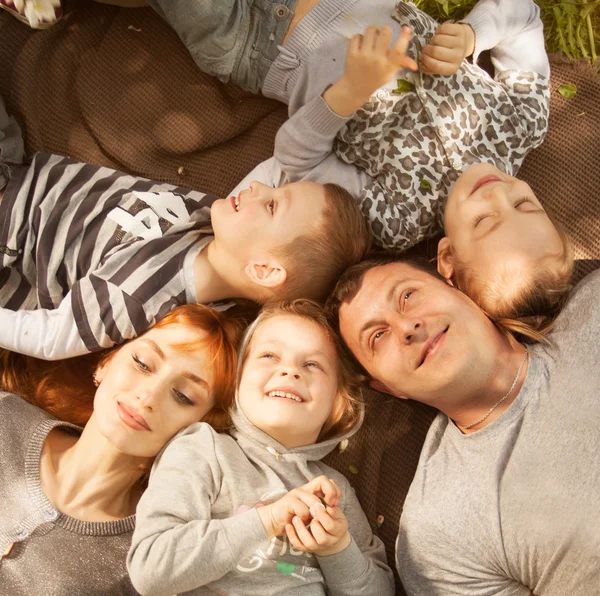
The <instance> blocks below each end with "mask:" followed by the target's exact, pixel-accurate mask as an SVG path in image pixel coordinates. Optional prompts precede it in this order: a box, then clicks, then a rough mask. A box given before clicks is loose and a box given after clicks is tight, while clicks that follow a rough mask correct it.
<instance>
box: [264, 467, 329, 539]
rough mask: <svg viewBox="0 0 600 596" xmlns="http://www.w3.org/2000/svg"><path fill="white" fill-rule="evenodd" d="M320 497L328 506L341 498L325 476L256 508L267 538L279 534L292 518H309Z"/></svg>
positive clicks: (320, 503) (306, 519)
mask: <svg viewBox="0 0 600 596" xmlns="http://www.w3.org/2000/svg"><path fill="white" fill-rule="evenodd" d="M321 497H322V498H323V500H324V501H325V503H327V505H329V506H332V507H333V506H335V505H337V504H338V503H339V500H340V498H341V490H340V489H339V487H338V486H337V484H335V482H333V480H330V479H329V478H327V477H326V476H319V477H318V478H315V479H314V480H311V481H310V482H308V483H307V484H305V485H304V486H302V487H300V488H295V489H293V490H291V491H290V492H289V493H288V494H287V495H285V496H284V497H281V499H279V500H277V501H275V502H274V503H271V504H270V505H266V506H265V507H260V508H259V509H257V511H258V514H259V516H260V519H261V521H262V523H263V526H264V527H265V530H266V532H267V534H268V536H269V538H273V537H274V536H279V535H280V534H283V533H284V531H285V527H286V524H289V523H290V522H291V521H292V519H294V518H298V519H300V520H305V521H307V522H308V520H310V519H311V511H314V510H315V509H316V508H319V505H322V502H321Z"/></svg>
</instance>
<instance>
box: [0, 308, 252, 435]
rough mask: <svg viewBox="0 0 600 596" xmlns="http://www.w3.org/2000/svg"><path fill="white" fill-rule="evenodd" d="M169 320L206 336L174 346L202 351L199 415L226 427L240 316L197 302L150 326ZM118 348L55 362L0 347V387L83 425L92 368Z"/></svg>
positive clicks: (166, 323) (91, 401)
mask: <svg viewBox="0 0 600 596" xmlns="http://www.w3.org/2000/svg"><path fill="white" fill-rule="evenodd" d="M170 325H186V326H189V327H193V328H196V329H198V330H201V331H204V332H205V333H206V334H207V336H208V337H206V338H203V339H199V340H198V341H197V342H192V343H189V344H181V345H178V346H177V347H178V349H181V350H182V351H192V350H197V349H205V350H207V351H208V353H209V355H210V362H211V364H212V368H213V378H214V388H213V394H214V398H215V404H214V406H213V408H212V409H211V411H210V412H209V413H208V414H207V415H206V416H205V417H204V419H203V420H204V422H208V423H209V424H211V425H212V426H213V427H215V428H217V429H219V430H222V429H224V428H226V427H227V426H228V425H229V414H228V410H229V407H230V406H231V405H232V403H233V397H234V394H235V372H236V363H237V357H236V346H237V342H238V338H239V335H240V332H241V330H242V327H243V322H242V320H241V319H239V318H235V317H234V316H232V315H230V314H228V313H222V312H219V311H217V310H214V309H213V308H210V307H208V306H205V305H203V304H186V305H183V306H179V307H177V308H175V309H174V310H172V311H171V312H169V313H168V314H167V315H165V316H164V317H163V318H162V319H161V320H160V321H159V322H158V323H156V325H155V328H164V327H168V326H170ZM119 349H120V347H116V348H111V349H110V350H108V351H105V352H102V353H97V354H86V355H85V356H79V357H77V358H69V359H67V360H62V361H57V362H48V361H45V360H38V359H36V358H31V357H28V356H23V355H21V354H15V353H14V352H8V351H1V352H0V367H1V371H0V387H1V388H2V389H3V390H5V391H10V392H12V393H17V394H19V395H21V396H23V397H24V398H25V399H27V400H28V401H30V402H31V403H33V404H34V405H36V406H38V407H40V408H42V409H44V410H45V411H46V412H48V413H50V414H52V415H53V416H56V417H57V418H59V419H60V420H64V421H67V422H71V423H73V424H77V425H79V426H83V425H85V424H86V423H87V421H88V420H89V418H90V416H91V415H92V411H93V404H94V394H95V392H96V388H95V386H94V382H93V375H94V372H95V371H96V370H97V369H98V367H99V366H102V365H103V364H106V363H107V362H108V361H109V360H110V359H111V358H112V356H113V355H114V354H116V352H117V351H118V350H119Z"/></svg>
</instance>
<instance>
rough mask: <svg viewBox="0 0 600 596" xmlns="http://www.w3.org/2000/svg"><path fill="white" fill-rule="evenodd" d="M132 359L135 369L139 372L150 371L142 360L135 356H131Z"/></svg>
mask: <svg viewBox="0 0 600 596" xmlns="http://www.w3.org/2000/svg"><path fill="white" fill-rule="evenodd" d="M132 358H133V360H134V361H135V363H136V365H137V367H138V368H139V369H140V370H141V371H143V372H149V371H150V367H149V366H148V365H147V364H145V363H144V362H143V361H142V360H140V359H139V358H138V357H137V356H136V355H135V354H133V356H132Z"/></svg>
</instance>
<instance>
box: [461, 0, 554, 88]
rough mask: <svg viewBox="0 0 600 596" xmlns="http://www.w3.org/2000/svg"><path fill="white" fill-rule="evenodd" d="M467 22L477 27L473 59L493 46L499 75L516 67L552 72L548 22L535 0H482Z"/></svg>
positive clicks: (494, 62) (542, 72) (492, 52)
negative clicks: (546, 37) (546, 34)
mask: <svg viewBox="0 0 600 596" xmlns="http://www.w3.org/2000/svg"><path fill="white" fill-rule="evenodd" d="M463 22H464V23H468V24H469V25H471V26H472V27H473V29H474V31H475V51H474V54H473V59H474V60H477V58H478V57H479V54H480V53H481V52H483V51H484V50H491V58H492V63H493V65H494V68H495V70H496V75H497V74H498V73H500V72H502V71H504V70H512V69H516V70H526V71H531V72H537V73H539V74H541V75H543V76H545V77H549V76H550V64H549V62H548V55H547V54H546V49H545V46H544V26H543V24H542V21H541V20H540V9H539V6H537V5H536V4H535V3H534V2H533V0H480V1H479V2H478V3H477V5H476V6H475V7H474V8H473V10H472V11H471V12H470V13H469V14H468V15H467V17H466V18H465V19H464V20H463Z"/></svg>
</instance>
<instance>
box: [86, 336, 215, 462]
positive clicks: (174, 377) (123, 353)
mask: <svg viewBox="0 0 600 596" xmlns="http://www.w3.org/2000/svg"><path fill="white" fill-rule="evenodd" d="M205 338H206V334H205V333H204V332H203V331H201V330H199V329H197V328H192V327H188V326H186V325H179V324H177V325H169V326H168V327H163V328H153V329H151V330H150V331H148V332H147V333H145V334H144V335H142V336H141V337H138V338H137V339H135V340H133V341H131V342H129V343H127V344H125V345H124V346H123V347H121V348H120V349H119V350H118V351H117V352H116V353H115V354H114V356H113V357H112V358H111V359H110V360H109V361H108V362H107V363H106V364H105V365H103V366H102V368H101V369H99V370H98V372H97V374H96V379H97V380H98V381H99V386H98V389H97V391H96V396H95V398H94V417H95V419H96V424H97V426H98V429H99V430H100V432H101V433H102V435H103V436H104V437H105V438H106V439H107V440H108V441H109V442H110V443H112V444H113V445H114V446H115V447H116V448H117V449H118V450H119V451H121V452H123V453H126V454H127V455H132V456H137V457H154V456H156V455H157V454H158V452H159V451H160V450H161V449H162V448H163V447H164V445H165V444H166V443H167V441H168V440H169V439H171V438H172V437H173V436H174V435H175V434H177V432H178V431H180V430H181V429H182V428H185V427H186V426H189V425H190V424H192V423H194V422H198V421H199V420H201V419H202V418H203V417H204V416H205V415H206V414H207V413H208V412H209V411H210V409H211V408H212V407H213V404H214V395H213V387H214V379H213V378H212V367H211V366H210V362H209V358H210V355H209V354H208V353H207V350H205V349H203V348H202V347H198V348H197V349H195V350H192V351H185V350H183V349H182V348H181V346H182V345H185V344H191V343H195V342H201V341H202V340H203V339H205Z"/></svg>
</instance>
